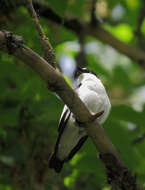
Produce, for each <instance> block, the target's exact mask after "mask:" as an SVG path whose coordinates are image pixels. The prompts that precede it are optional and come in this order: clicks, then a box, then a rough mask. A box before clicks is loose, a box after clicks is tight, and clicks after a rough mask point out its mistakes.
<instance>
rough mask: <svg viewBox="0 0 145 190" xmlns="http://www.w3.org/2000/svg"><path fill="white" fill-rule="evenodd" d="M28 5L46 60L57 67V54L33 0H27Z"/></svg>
mask: <svg viewBox="0 0 145 190" xmlns="http://www.w3.org/2000/svg"><path fill="white" fill-rule="evenodd" d="M26 5H27V7H28V10H29V12H30V14H31V16H32V18H33V20H34V23H35V26H36V29H37V31H38V34H39V37H40V41H41V45H42V50H43V53H44V58H45V59H46V61H48V62H49V64H51V65H52V66H53V67H54V68H55V67H56V59H55V54H54V51H53V48H52V46H51V44H50V42H49V39H48V37H46V35H45V33H44V32H43V29H42V27H41V25H40V23H39V20H38V17H37V14H36V12H35V9H34V7H33V4H32V0H26Z"/></svg>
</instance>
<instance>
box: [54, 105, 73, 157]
mask: <svg viewBox="0 0 145 190" xmlns="http://www.w3.org/2000/svg"><path fill="white" fill-rule="evenodd" d="M70 114H71V112H70V110H69V109H68V108H67V109H66V110H65V112H64V113H63V115H62V117H61V120H60V122H59V126H58V133H59V134H58V138H57V141H56V145H55V153H56V152H57V149H58V144H59V141H60V138H61V134H62V133H63V130H64V129H65V127H66V124H67V122H68V120H69V118H70Z"/></svg>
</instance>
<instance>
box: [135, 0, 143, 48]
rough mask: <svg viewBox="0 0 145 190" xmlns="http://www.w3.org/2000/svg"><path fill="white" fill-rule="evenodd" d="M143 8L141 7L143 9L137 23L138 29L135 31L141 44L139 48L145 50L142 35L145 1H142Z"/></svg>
mask: <svg viewBox="0 0 145 190" xmlns="http://www.w3.org/2000/svg"><path fill="white" fill-rule="evenodd" d="M142 4H143V5H142V6H141V9H140V15H139V18H138V21H137V29H136V31H135V34H136V36H137V38H138V43H139V46H140V47H141V48H143V49H144V48H145V43H144V40H143V35H142V32H141V26H142V23H143V21H144V18H145V1H142Z"/></svg>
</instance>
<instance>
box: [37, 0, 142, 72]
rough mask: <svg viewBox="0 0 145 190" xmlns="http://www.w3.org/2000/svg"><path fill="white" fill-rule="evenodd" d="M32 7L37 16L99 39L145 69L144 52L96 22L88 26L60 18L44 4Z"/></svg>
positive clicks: (73, 19) (84, 23) (73, 20)
mask: <svg viewBox="0 0 145 190" xmlns="http://www.w3.org/2000/svg"><path fill="white" fill-rule="evenodd" d="M34 7H35V9H36V10H38V11H39V15H41V16H43V17H45V18H47V19H48V20H51V21H53V22H55V23H57V24H60V25H64V27H65V28H67V29H69V30H72V31H73V32H75V33H76V34H77V35H78V34H84V35H85V36H87V35H90V36H93V37H95V38H97V39H99V40H100V41H102V42H103V43H106V44H108V45H110V46H112V47H113V48H115V49H116V50H118V51H119V52H120V53H122V54H124V55H126V56H128V57H130V58H131V59H133V60H135V61H136V62H137V63H138V64H139V66H141V67H142V68H144V69H145V52H144V51H142V50H141V49H139V48H135V47H133V46H130V45H128V44H127V43H125V42H122V41H120V40H118V39H117V38H116V37H114V36H113V35H112V34H111V33H109V32H108V31H107V30H105V29H104V28H103V27H101V26H100V24H99V23H98V22H97V23H96V22H95V24H93V25H92V23H91V24H90V23H86V22H82V21H81V22H80V21H79V20H78V19H76V18H72V19H66V18H61V17H60V16H58V15H57V14H56V13H55V12H54V11H53V10H51V9H50V8H49V7H48V6H47V5H46V4H43V3H38V2H35V1H34Z"/></svg>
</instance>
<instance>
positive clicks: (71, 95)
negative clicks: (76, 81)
mask: <svg viewBox="0 0 145 190" xmlns="http://www.w3.org/2000/svg"><path fill="white" fill-rule="evenodd" d="M19 39H20V38H18V37H17V36H14V35H12V34H11V33H10V34H9V32H0V49H1V50H3V51H5V52H9V51H10V50H11V51H10V52H11V54H13V55H14V56H15V57H17V58H18V59H20V60H22V61H23V62H24V63H25V64H27V65H28V66H30V67H31V68H32V69H33V70H34V71H35V72H36V73H37V74H39V75H40V77H42V78H43V79H44V81H45V82H46V84H47V86H48V89H49V90H51V91H54V92H56V93H57V94H58V95H59V97H60V98H61V99H62V100H63V101H64V103H65V104H66V105H67V106H68V107H69V108H70V110H71V111H72V113H73V114H74V115H75V117H76V119H77V120H78V121H79V122H80V123H83V125H84V127H85V128H86V131H87V133H88V135H89V136H90V137H91V139H92V141H93V142H94V144H95V145H96V147H97V149H98V150H99V152H100V153H101V159H102V161H103V162H104V164H105V166H106V170H107V172H108V173H109V174H107V176H108V180H110V181H109V183H110V184H114V183H116V184H117V186H118V187H119V188H121V189H122V190H141V187H140V186H139V185H138V184H137V183H136V178H135V177H133V176H132V175H131V174H130V172H129V170H128V168H127V167H126V166H125V164H124V163H123V161H122V160H121V158H120V156H119V154H118V151H117V150H116V148H115V147H114V145H113V144H112V142H111V141H110V139H109V138H108V136H107V135H106V134H105V131H104V129H103V128H102V126H101V125H100V124H99V123H98V122H97V121H96V120H95V121H92V115H91V113H90V112H89V110H88V109H87V107H86V106H85V104H84V103H83V102H82V101H81V100H80V98H79V97H78V95H77V94H76V93H75V92H74V91H73V90H72V89H71V87H70V86H68V84H67V83H66V82H65V80H64V78H63V77H62V75H61V74H60V73H59V72H57V70H55V69H54V68H53V67H52V66H51V65H50V64H48V63H47V62H46V60H45V59H43V58H42V57H40V56H39V55H38V54H37V53H35V52H34V51H33V50H31V49H30V48H28V47H27V46H25V45H24V44H23V43H22V41H20V42H19ZM110 157H111V158H110ZM112 163H114V165H113V164H112ZM117 171H119V172H117ZM110 176H111V178H110Z"/></svg>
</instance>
